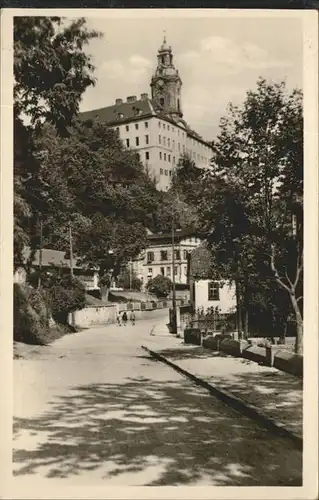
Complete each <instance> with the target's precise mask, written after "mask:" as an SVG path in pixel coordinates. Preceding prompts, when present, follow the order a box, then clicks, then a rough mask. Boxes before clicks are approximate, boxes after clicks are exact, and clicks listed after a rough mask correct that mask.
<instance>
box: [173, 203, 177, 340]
mask: <svg viewBox="0 0 319 500" xmlns="http://www.w3.org/2000/svg"><path fill="white" fill-rule="evenodd" d="M172 267H173V269H172V283H173V288H172V292H173V304H172V305H173V318H172V323H173V324H172V330H173V331H172V333H177V324H176V288H175V220H174V209H173V213H172Z"/></svg>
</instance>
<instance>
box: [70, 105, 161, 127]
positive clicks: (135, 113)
mask: <svg viewBox="0 0 319 500" xmlns="http://www.w3.org/2000/svg"><path fill="white" fill-rule="evenodd" d="M153 104H154V102H153V101H151V99H139V100H136V101H133V102H123V103H122V104H113V105H112V106H107V107H105V108H100V109H93V110H92V111H85V112H83V113H80V115H79V117H80V119H81V120H83V121H86V120H93V119H94V118H99V119H100V120H101V121H103V122H106V123H110V124H111V123H112V124H115V123H118V124H121V123H125V122H127V121H131V120H140V119H141V118H147V117H150V116H155V115H156V113H155V111H154V108H153ZM121 115H123V116H122V117H120V116H121Z"/></svg>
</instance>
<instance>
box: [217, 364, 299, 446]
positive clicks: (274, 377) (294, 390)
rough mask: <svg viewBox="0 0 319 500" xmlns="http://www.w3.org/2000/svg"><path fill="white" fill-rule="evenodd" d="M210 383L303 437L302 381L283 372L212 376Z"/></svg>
mask: <svg viewBox="0 0 319 500" xmlns="http://www.w3.org/2000/svg"><path fill="white" fill-rule="evenodd" d="M213 380H214V383H215V384H216V385H217V386H218V387H221V388H223V389H226V390H227V391H228V392H231V393H232V394H235V395H237V396H238V397H240V398H241V399H243V400H244V401H247V402H248V403H251V404H253V405H254V406H257V407H258V408H260V409H261V410H262V412H263V413H264V414H265V415H266V416H268V417H270V418H273V419H275V420H278V421H280V422H281V423H283V424H284V425H285V427H286V428H288V429H289V430H290V431H291V432H293V433H294V434H296V435H298V436H299V437H301V438H302V435H303V381H302V379H300V378H298V377H294V376H293V375H289V374H287V373H284V372H280V371H279V370H278V371H275V370H274V371H269V372H262V371H261V372H255V373H252V372H248V373H236V374H235V376H234V377H231V378H227V377H216V376H213Z"/></svg>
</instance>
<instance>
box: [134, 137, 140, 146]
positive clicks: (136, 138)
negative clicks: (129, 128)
mask: <svg viewBox="0 0 319 500" xmlns="http://www.w3.org/2000/svg"><path fill="white" fill-rule="evenodd" d="M135 143H136V146H139V145H140V140H139V138H138V137H135Z"/></svg>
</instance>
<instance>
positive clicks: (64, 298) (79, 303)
mask: <svg viewBox="0 0 319 500" xmlns="http://www.w3.org/2000/svg"><path fill="white" fill-rule="evenodd" d="M48 296H49V302H50V308H51V311H52V316H53V318H54V319H55V320H56V321H57V322H58V323H61V324H67V322H68V315H69V313H71V312H74V311H76V310H79V309H83V307H85V304H86V299H85V287H84V285H83V284H82V283H81V282H80V281H79V280H78V279H76V278H72V277H71V276H70V275H65V276H55V277H54V278H53V279H52V281H51V286H50V288H49V289H48Z"/></svg>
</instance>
